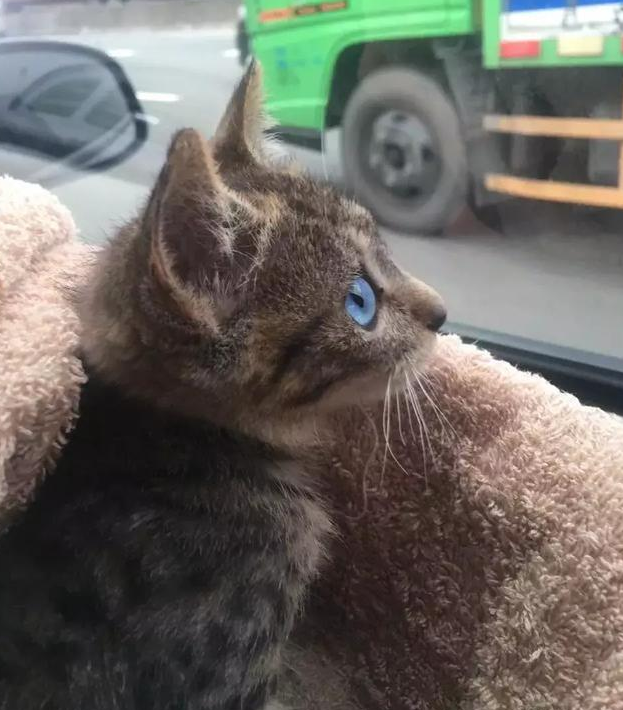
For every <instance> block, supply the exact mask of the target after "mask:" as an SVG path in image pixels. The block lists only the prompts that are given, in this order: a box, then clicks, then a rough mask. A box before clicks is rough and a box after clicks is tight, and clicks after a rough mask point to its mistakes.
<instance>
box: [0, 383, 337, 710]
mask: <svg viewBox="0 0 623 710" xmlns="http://www.w3.org/2000/svg"><path fill="white" fill-rule="evenodd" d="M276 465H277V466H278V465H279V464H278V463H276V462H275V461H274V460H271V459H270V456H269V454H268V452H267V451H266V450H264V449H263V448H262V447H261V446H258V445H256V444H254V443H253V442H249V441H246V440H244V439H240V438H237V437H235V436H233V435H231V434H228V433H227V432H223V431H220V430H218V429H215V428H212V427H210V426H206V425H204V424H199V423H195V422H193V421H189V420H187V419H183V418H177V417H173V416H168V415H165V414H163V413H161V412H159V411H157V410H155V409H153V408H152V407H150V406H148V405H144V404H142V403H140V402H136V401H133V400H129V399H126V398H125V397H124V396H122V395H121V394H120V393H118V392H116V391H115V389H114V388H110V387H108V386H106V385H104V384H103V383H101V382H99V381H98V380H97V379H96V378H94V379H92V380H91V382H90V383H89V384H88V385H86V386H85V389H84V391H83V393H82V397H81V405H80V417H79V420H78V424H77V426H76V429H75V430H74V431H73V432H72V434H71V436H70V440H69V442H68V444H67V446H66V447H65V449H64V452H63V455H62V457H61V459H60V460H59V462H58V466H57V468H56V470H55V472H54V474H53V475H50V476H49V477H48V478H47V479H46V480H45V482H44V483H43V484H42V486H41V489H40V490H39V492H38V495H37V497H36V499H35V501H34V503H33V504H32V505H31V506H30V508H29V509H28V511H27V512H26V513H25V514H24V515H23V516H22V518H21V519H20V520H19V521H18V522H17V523H16V524H15V525H14V526H13V527H12V528H11V529H10V530H9V531H8V532H7V533H6V534H5V535H4V536H2V537H0V569H2V571H3V574H2V576H1V577H0V637H1V638H2V639H3V643H2V644H0V707H1V706H2V701H3V699H5V698H12V697H13V696H12V695H10V693H11V692H13V691H12V688H15V687H20V688H22V687H27V688H28V690H27V691H24V692H27V693H28V694H30V696H32V694H33V693H34V694H35V695H36V694H37V693H39V690H37V688H44V687H46V683H48V684H52V685H54V684H55V683H57V682H60V683H61V684H62V685H63V687H65V688H66V687H69V686H68V685H67V684H66V676H67V673H68V672H69V673H78V675H80V673H81V672H82V671H78V670H76V669H84V668H87V667H88V668H92V666H93V663H95V664H96V665H99V666H100V670H101V667H102V664H103V665H104V666H105V664H106V661H105V658H106V657H107V654H108V653H109V650H110V657H111V658H114V659H115V661H114V663H115V664H117V666H116V667H119V668H121V667H122V668H123V669H124V670H123V673H124V674H126V673H129V672H130V671H129V670H128V669H129V668H131V667H133V665H135V664H136V663H139V665H140V667H141V669H142V670H141V673H142V674H144V673H145V672H147V673H148V674H149V673H151V672H152V671H151V670H149V669H150V668H152V666H153V664H156V667H158V668H160V666H161V664H162V661H163V659H164V658H167V664H166V668H167V671H166V673H164V671H162V672H161V674H160V676H159V677H160V678H161V681H162V683H165V684H166V683H167V682H169V683H171V682H172V680H171V679H170V678H169V679H168V680H167V678H168V673H169V672H172V673H178V674H179V673H182V674H187V675H188V678H189V679H190V680H189V682H188V684H187V688H188V689H190V688H191V687H193V686H192V678H194V677H196V675H197V674H199V675H201V673H203V674H204V675H205V669H206V668H208V669H210V668H216V669H218V668H219V660H218V657H217V656H215V657H214V658H213V657H212V654H217V653H221V655H222V649H223V648H224V646H223V644H226V645H227V644H229V645H232V653H234V655H235V656H236V657H245V654H248V652H249V651H248V650H247V651H245V648H246V646H245V644H249V645H250V647H252V648H253V649H254V651H255V649H256V648H257V651H258V652H260V651H262V649H264V651H263V653H264V656H265V655H266V653H267V649H268V648H270V647H271V645H272V644H276V643H281V642H282V640H283V638H285V634H287V631H288V629H289V628H290V626H291V623H292V619H293V615H294V613H295V610H296V607H297V604H298V602H299V599H300V594H301V584H302V580H303V579H304V578H305V577H306V576H308V574H309V573H311V567H310V571H309V573H306V571H305V570H303V569H302V565H306V564H308V561H307V560H306V559H305V558H304V557H303V555H302V554H301V553H302V552H305V551H306V550H307V553H308V555H311V556H316V555H317V554H318V553H317V549H316V548H317V543H318V533H319V532H321V528H322V526H323V524H324V523H323V522H322V517H318V515H319V514H318V510H317V508H316V506H315V502H314V500H313V496H310V495H308V494H307V493H305V492H304V491H301V490H299V489H297V488H296V486H291V485H289V484H288V483H287V482H284V481H283V480H281V479H280V478H278V477H275V476H274V475H273V473H272V469H273V468H274V467H275V466H276ZM315 521H316V522H317V521H320V523H319V525H317V526H316V527H317V529H315V530H314V529H312V528H313V526H314V524H315ZM286 539H288V540H289V541H290V542H291V543H292V545H291V546H286V545H284V540H286ZM297 541H298V542H297ZM290 551H291V553H290ZM233 619H235V620H236V621H235V623H233V621H232V620H233ZM267 620H270V623H269V624H268V623H267ZM236 624H237V625H236ZM238 628H244V630H245V634H246V636H245V637H244V638H243V637H242V636H237V633H238V632H237V629H238ZM247 636H248V638H247ZM236 644H241V647H240V649H239V650H238V651H235V650H234V649H235V646H236ZM149 649H151V650H149ZM219 649H220V651H219ZM150 653H153V654H154V658H149V654H150ZM176 654H178V655H179V658H177V657H175V656H176ZM145 655H147V658H146V657H145ZM172 655H173V657H172ZM94 658H95V660H94ZM120 658H121V659H122V660H121V661H120ZM123 659H125V660H123ZM137 659H138V660H137ZM169 661H170V662H169ZM120 663H121V665H119V664H120ZM146 668H147V669H148V670H145V669H146ZM55 669H57V670H58V673H60V675H61V677H60V678H55V676H54V674H55V672H56V670H55ZM189 669H190V670H189ZM84 672H85V673H87V671H86V670H85V671H84ZM106 672H108V671H106ZM231 672H232V671H231V669H230V670H229V671H228V673H231ZM87 675H89V677H91V675H93V673H92V671H88V674H87ZM104 675H105V673H104ZM95 677H98V678H101V677H102V672H100V673H96V674H95ZM202 677H203V676H202ZM206 678H207V677H206ZM205 682H206V684H208V685H209V686H210V687H217V686H219V681H218V678H216V679H214V678H212V680H210V679H206V681H205ZM124 683H128V684H129V686H131V685H132V683H138V684H139V685H140V686H141V687H145V679H144V678H142V679H141V680H140V681H138V680H137V679H136V677H134V678H133V680H127V679H126V680H124ZM24 684H25V685H24ZM70 685H71V684H70ZM111 687H112V686H111ZM111 687H108V690H107V691H106V692H112V690H111ZM185 687H186V685H185ZM16 692H17V691H16ZM19 692H22V691H21V690H20V691H19ZM184 692H186V690H185V691H184ZM189 692H190V691H189ZM7 693H9V695H7ZM160 696H161V697H162V698H163V699H164V698H166V697H167V696H166V693H163V692H160ZM33 697H34V696H33ZM37 702H38V701H37ZM163 702H164V700H163ZM23 707H24V708H30V707H39V706H38V705H36V703H35V704H34V705H29V704H24V705H23ZM70 707H73V706H72V705H71V704H69V703H68V704H67V706H66V708H63V710H69V708H70ZM106 707H108V705H106ZM111 707H114V706H112V705H111ZM120 707H121V706H120ZM123 707H124V708H125V707H130V706H127V705H123ZM154 707H160V706H159V705H154ZM163 707H169V705H163Z"/></svg>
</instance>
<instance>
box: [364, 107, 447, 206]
mask: <svg viewBox="0 0 623 710" xmlns="http://www.w3.org/2000/svg"><path fill="white" fill-rule="evenodd" d="M368 162H369V165H370V168H371V169H372V171H373V173H374V174H375V175H376V177H377V179H378V180H379V181H380V182H381V184H382V185H383V186H384V187H385V188H387V189H388V190H390V191H391V192H392V193H393V194H395V195H397V196H399V197H421V198H425V197H427V196H429V195H430V194H432V192H433V191H434V189H435V186H436V185H437V182H438V180H439V174H440V171H441V170H440V168H441V166H440V159H439V156H438V154H437V151H436V149H435V146H434V142H433V139H432V137H431V134H430V132H429V131H428V129H427V127H426V126H425V125H424V124H423V123H422V121H420V120H419V119H418V118H417V117H416V116H414V115H412V114H408V113H405V112H403V111H396V110H389V111H385V112H384V113H382V114H381V115H380V116H378V118H377V119H376V120H375V121H374V123H373V125H372V136H371V141H370V151H369V157H368Z"/></svg>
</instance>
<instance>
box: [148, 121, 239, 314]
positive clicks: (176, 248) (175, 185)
mask: <svg viewBox="0 0 623 710" xmlns="http://www.w3.org/2000/svg"><path fill="white" fill-rule="evenodd" d="M228 203H229V199H228V194H227V188H226V187H225V185H224V183H223V182H222V180H221V178H220V177H219V174H218V167H217V165H216V162H215V160H214V157H213V155H212V149H211V145H210V143H208V141H206V140H205V138H204V137H203V136H201V135H200V134H199V133H198V132H197V131H195V130H193V129H184V130H182V131H179V133H177V134H176V135H175V137H174V138H173V140H172V142H171V146H170V148H169V152H168V155H167V160H166V163H165V165H164V167H163V169H162V171H161V172H160V175H159V177H158V180H157V181H156V186H155V187H154V190H153V192H152V195H151V198H150V201H149V204H148V207H147V211H146V217H145V229H146V230H147V232H148V238H149V244H150V248H149V262H150V268H151V272H152V274H153V277H154V279H155V281H156V283H157V285H158V286H159V287H160V291H161V292H162V293H163V294H165V295H166V296H167V297H168V299H169V300H170V301H172V302H174V303H175V305H176V307H177V308H178V309H179V310H181V311H183V314H184V315H185V316H186V317H187V318H191V319H192V320H194V321H197V320H198V319H199V320H201V321H203V322H204V323H205V324H207V325H210V326H213V327H216V326H217V325H218V320H219V313H220V311H222V308H223V307H224V303H223V301H224V298H225V294H224V293H223V292H222V288H221V286H220V285H219V279H220V280H221V282H223V283H225V282H229V281H231V279H230V276H229V274H228V273H227V269H228V264H229V261H230V257H231V251H232V244H231V240H230V234H229V231H228V229H227V213H228V209H230V206H229V204H228Z"/></svg>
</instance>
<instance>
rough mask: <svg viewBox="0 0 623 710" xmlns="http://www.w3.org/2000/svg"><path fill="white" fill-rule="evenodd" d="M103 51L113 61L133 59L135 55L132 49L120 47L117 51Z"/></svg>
mask: <svg viewBox="0 0 623 710" xmlns="http://www.w3.org/2000/svg"><path fill="white" fill-rule="evenodd" d="M105 51H106V54H108V56H110V57H113V58H114V59H129V58H130V57H133V56H134V55H135V54H136V52H135V51H134V50H133V49H129V48H126V47H121V48H119V49H117V48H114V49H107V50H105Z"/></svg>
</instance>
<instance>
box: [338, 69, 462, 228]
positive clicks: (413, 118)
mask: <svg viewBox="0 0 623 710" xmlns="http://www.w3.org/2000/svg"><path fill="white" fill-rule="evenodd" d="M342 162H343V167H344V176H345V180H346V184H347V186H348V188H349V189H350V190H352V192H353V193H354V194H355V196H356V197H357V198H358V199H359V200H360V201H361V202H362V203H363V204H364V205H365V206H366V207H368V209H370V211H371V212H372V213H373V214H374V215H375V216H376V217H377V219H378V220H379V221H380V222H381V223H382V224H384V225H387V226H388V227H392V228H393V229H396V230H399V231H402V232H426V233H431V234H435V233H438V232H440V231H441V230H442V229H443V228H444V227H446V226H447V225H449V224H450V223H451V222H452V221H453V220H454V219H455V218H456V216H457V215H458V213H459V212H460V211H461V209H462V208H463V207H464V205H465V201H466V197H467V191H468V171H467V157H466V151H465V144H464V142H463V138H462V136H461V129H460V125H459V119H458V116H457V114H456V110H455V109H454V106H453V105H452V103H451V101H450V100H449V98H448V97H447V95H446V94H445V92H444V91H443V90H442V89H441V88H440V87H439V85H438V84H437V83H435V82H434V81H432V80H431V79H429V78H428V77H426V76H425V75H423V74H421V73H420V72H418V71H415V70H414V69H409V68H406V67H393V68H390V69H380V70H378V71H376V72H374V73H373V74H370V75H369V76H367V77H366V78H365V79H364V80H363V81H362V82H361V83H360V84H359V86H358V87H357V88H356V89H355V91H354V92H353V94H352V96H351V97H350V100H349V102H348V105H347V107H346V111H345V112H344V119H343V122H342Z"/></svg>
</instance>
